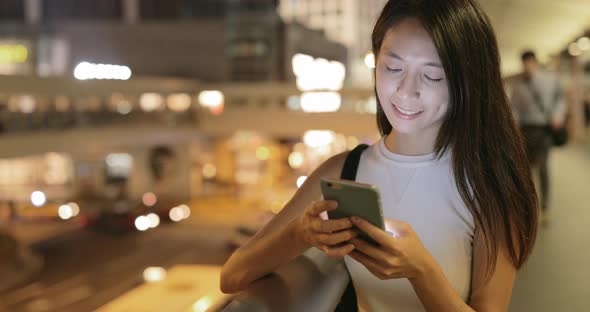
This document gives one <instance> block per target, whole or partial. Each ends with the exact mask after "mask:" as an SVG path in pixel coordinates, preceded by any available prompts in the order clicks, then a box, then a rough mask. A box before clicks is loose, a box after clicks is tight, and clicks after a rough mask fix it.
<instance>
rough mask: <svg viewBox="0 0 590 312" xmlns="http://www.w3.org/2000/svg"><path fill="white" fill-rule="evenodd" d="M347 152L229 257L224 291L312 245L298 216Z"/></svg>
mask: <svg viewBox="0 0 590 312" xmlns="http://www.w3.org/2000/svg"><path fill="white" fill-rule="evenodd" d="M346 155H347V153H342V154H339V155H336V156H334V157H332V158H330V159H328V160H327V161H326V162H324V163H323V164H322V165H321V166H320V167H318V168H317V169H316V170H315V171H314V172H313V173H312V174H311V175H310V177H309V178H308V179H307V180H306V181H305V183H304V184H303V185H302V186H301V188H300V189H299V190H298V191H297V193H295V195H294V196H293V198H292V199H291V200H290V201H289V202H288V203H287V204H286V206H285V207H284V208H283V209H282V210H281V212H279V214H278V215H277V216H275V217H274V218H273V219H272V220H271V221H270V222H269V223H267V224H266V225H265V226H264V227H263V228H262V229H261V230H260V231H259V232H258V233H256V235H255V236H254V237H252V238H251V239H250V240H249V241H248V243H246V244H245V245H244V246H242V247H241V248H239V249H238V250H237V251H236V252H235V253H234V254H233V255H232V256H231V257H230V258H229V260H228V261H227V262H226V263H225V265H224V266H223V269H222V272H221V290H222V291H223V292H225V293H233V292H237V291H240V290H243V289H244V288H246V287H247V286H248V285H250V284H251V283H252V282H254V281H256V280H257V279H259V278H261V277H264V276H265V275H268V274H270V273H272V272H273V271H275V270H276V269H277V268H278V267H279V266H281V265H282V264H285V263H287V262H289V261H291V260H293V259H294V258H295V257H297V256H299V255H300V254H301V253H303V252H304V251H306V250H307V249H309V248H310V247H311V245H310V244H309V243H307V242H306V240H305V239H303V237H301V236H302V235H301V233H300V232H299V231H298V228H297V221H298V217H300V216H301V215H302V214H303V212H304V210H305V209H306V207H307V206H308V205H309V204H310V203H312V202H313V201H316V200H319V199H320V198H321V191H320V179H321V178H323V177H328V178H338V177H339V176H340V171H341V169H342V166H343V164H344V160H345V159H346Z"/></svg>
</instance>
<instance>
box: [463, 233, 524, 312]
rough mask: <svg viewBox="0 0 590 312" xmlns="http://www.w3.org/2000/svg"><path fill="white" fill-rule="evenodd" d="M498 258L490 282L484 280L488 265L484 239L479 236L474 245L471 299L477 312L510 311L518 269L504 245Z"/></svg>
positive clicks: (476, 237) (471, 303) (470, 302)
mask: <svg viewBox="0 0 590 312" xmlns="http://www.w3.org/2000/svg"><path fill="white" fill-rule="evenodd" d="M499 247H500V248H499V250H498V256H497V258H496V269H495V270H494V272H493V273H492V276H491V278H490V280H489V281H488V282H487V283H486V282H485V280H484V272H483V271H484V266H485V265H486V263H487V259H486V254H485V253H486V249H485V242H484V238H483V236H482V235H481V234H477V233H476V236H475V239H474V244H473V274H472V276H471V289H472V291H471V299H470V300H469V305H470V306H471V307H472V308H473V309H475V310H476V311H508V306H509V304H510V297H511V295H512V288H513V286H514V280H515V279H516V271H517V270H516V267H514V264H512V261H511V260H510V257H509V256H508V250H507V248H506V246H505V245H504V244H500V246H499Z"/></svg>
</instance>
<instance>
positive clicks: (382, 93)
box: [375, 75, 397, 111]
mask: <svg viewBox="0 0 590 312" xmlns="http://www.w3.org/2000/svg"><path fill="white" fill-rule="evenodd" d="M396 85H397V84H396V82H395V81H391V79H384V78H383V77H382V76H380V75H377V76H376V77H375V86H376V88H377V96H378V97H379V102H380V103H381V107H382V108H383V110H384V111H387V110H389V109H390V105H387V104H388V103H390V102H391V97H392V96H393V94H394V93H395V90H396V89H397V87H396Z"/></svg>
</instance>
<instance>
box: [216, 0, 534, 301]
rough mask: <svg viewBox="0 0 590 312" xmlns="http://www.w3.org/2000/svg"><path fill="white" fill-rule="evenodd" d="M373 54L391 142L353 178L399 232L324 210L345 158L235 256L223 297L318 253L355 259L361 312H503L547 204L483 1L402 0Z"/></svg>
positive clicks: (381, 113) (351, 265)
mask: <svg viewBox="0 0 590 312" xmlns="http://www.w3.org/2000/svg"><path fill="white" fill-rule="evenodd" d="M372 44H373V52H374V55H376V68H375V90H376V94H377V99H378V112H377V123H378V126H379V129H380V131H381V133H382V135H383V138H382V139H381V140H380V141H378V142H377V143H375V144H374V145H372V146H371V147H369V148H368V149H367V150H366V151H365V152H364V153H363V154H362V157H361V159H360V164H359V167H358V174H357V181H360V182H364V183H370V184H374V185H376V186H377V187H378V188H379V190H380V192H381V197H382V205H383V210H384V216H385V217H386V227H388V230H390V231H393V232H395V233H396V234H397V235H393V236H390V235H388V234H387V233H386V232H384V231H381V230H379V229H377V228H375V227H373V226H372V225H370V224H368V223H367V222H365V221H363V220H358V219H357V218H354V217H353V218H350V219H340V220H326V219H325V218H324V217H322V216H323V215H325V214H324V213H323V212H324V211H327V210H330V209H337V204H336V203H334V202H329V201H322V200H319V201H315V200H318V199H320V198H321V193H320V188H319V180H320V179H321V178H322V177H327V178H338V177H339V175H340V172H341V170H342V167H343V163H344V160H345V159H346V156H347V154H346V153H343V154H340V155H336V156H334V157H332V158H331V159H329V160H327V161H326V162H325V163H324V164H322V165H321V166H320V167H319V168H317V169H316V170H315V171H314V172H313V174H311V175H310V177H309V178H308V179H307V181H306V182H305V184H304V185H303V186H302V187H301V188H300V189H299V190H298V192H297V193H296V194H295V195H294V197H293V198H292V199H291V201H289V203H288V204H287V205H286V206H285V208H284V209H283V210H282V211H281V212H280V214H279V215H277V216H276V217H275V218H274V219H273V220H272V221H271V222H270V223H269V224H267V225H266V226H265V227H264V228H263V229H262V230H261V231H260V232H259V233H257V235H256V236H255V237H254V238H253V239H251V240H250V241H249V242H248V243H247V244H246V245H245V246H243V247H242V248H240V249H239V250H238V251H237V252H236V253H235V254H233V255H232V256H231V258H230V259H229V260H228V262H227V263H226V264H225V266H224V268H223V272H222V276H221V287H222V290H223V291H224V292H235V291H239V290H241V289H244V288H245V287H247V286H248V285H249V284H250V283H252V282H253V281H255V280H257V279H258V278H260V277H262V276H264V275H266V274H269V273H271V272H273V271H274V270H275V269H276V268H277V267H278V266H280V265H282V264H284V263H286V262H288V261H290V260H291V259H293V258H295V257H296V256H298V255H299V254H301V253H302V252H304V251H305V250H307V249H308V248H310V247H317V248H319V249H321V250H323V251H324V252H325V253H326V254H327V255H328V256H331V257H344V256H346V257H345V262H346V265H347V268H348V270H349V272H350V274H351V277H352V281H353V284H354V288H355V291H356V295H357V298H358V305H359V308H360V310H366V311H386V310H387V311H389V310H398V311H421V310H424V309H426V310H436V311H472V310H477V311H501V310H507V309H508V305H509V301H510V296H511V292H512V287H513V284H514V279H515V275H516V271H517V269H518V268H520V267H521V266H522V265H523V263H524V262H525V260H526V259H527V257H528V256H529V254H530V252H531V250H532V247H533V244H534V242H535V238H536V230H537V211H538V207H537V198H536V194H535V191H534V187H533V183H532V180H531V176H530V173H529V168H528V164H527V160H526V157H525V153H524V150H523V143H522V139H521V137H520V135H519V134H518V131H517V130H516V129H517V128H516V126H515V123H514V120H513V119H512V114H511V110H510V108H509V106H508V104H507V99H506V96H505V93H504V90H503V86H502V80H501V75H500V68H499V56H498V48H497V43H496V39H495V35H494V33H493V30H492V27H491V25H490V23H489V20H488V18H487V17H486V15H485V13H483V11H482V10H481V9H480V8H479V6H478V5H477V3H476V2H475V0H445V1H440V0H424V1H420V0H397V1H395V0H392V1H389V2H388V3H387V4H386V5H385V7H384V9H383V11H382V13H381V15H380V17H379V19H378V21H377V23H376V25H375V28H374V30H373V35H372ZM313 201H315V202H313ZM312 202H313V203H312ZM357 231H364V232H366V233H368V234H369V235H370V236H371V237H373V238H374V239H375V240H376V241H377V242H379V246H373V245H369V244H367V243H365V242H364V241H362V240H360V239H358V238H356V235H357Z"/></svg>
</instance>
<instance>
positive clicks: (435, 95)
mask: <svg viewBox="0 0 590 312" xmlns="http://www.w3.org/2000/svg"><path fill="white" fill-rule="evenodd" d="M423 103H424V104H426V105H427V106H428V107H430V109H432V111H433V112H434V114H435V115H436V116H437V117H440V116H444V115H445V114H446V113H447V111H448V110H449V93H448V91H447V90H446V88H445V89H442V88H441V89H439V90H432V91H431V92H429V93H427V94H424V98H423Z"/></svg>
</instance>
